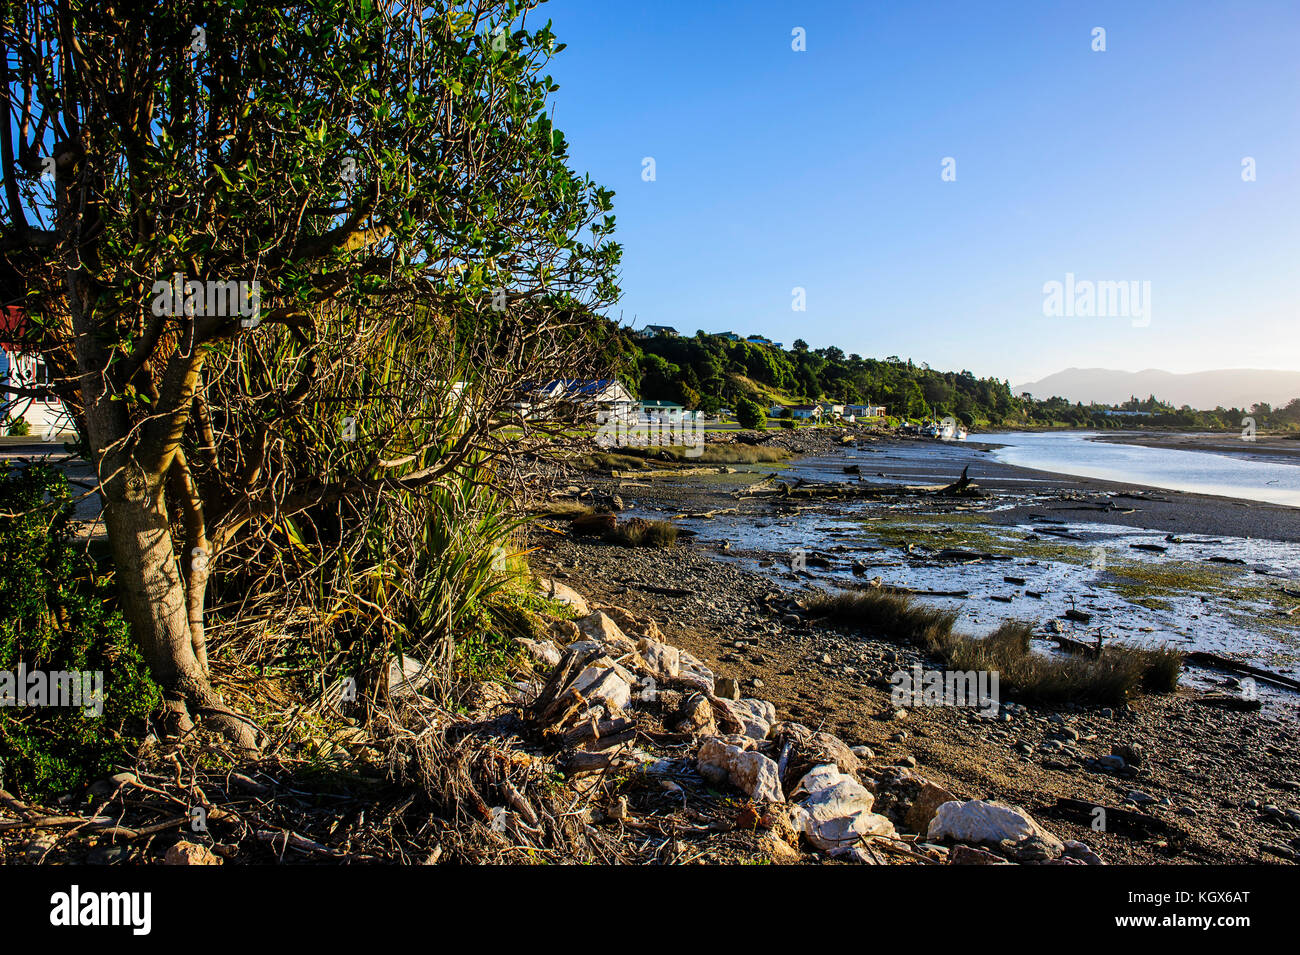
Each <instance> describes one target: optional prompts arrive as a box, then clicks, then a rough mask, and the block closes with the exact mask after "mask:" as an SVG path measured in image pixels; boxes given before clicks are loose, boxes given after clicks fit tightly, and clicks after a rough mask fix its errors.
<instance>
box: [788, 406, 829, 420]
mask: <svg viewBox="0 0 1300 955" xmlns="http://www.w3.org/2000/svg"><path fill="white" fill-rule="evenodd" d="M790 417H791V418H804V419H807V418H812V419H813V420H815V421H820V420H821V419H822V409H821V405H791V406H790Z"/></svg>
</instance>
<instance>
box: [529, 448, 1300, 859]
mask: <svg viewBox="0 0 1300 955" xmlns="http://www.w3.org/2000/svg"><path fill="white" fill-rule="evenodd" d="M810 432H811V429H810ZM742 439H743V436H742ZM769 440H773V441H777V440H779V441H781V442H782V443H783V444H786V445H787V446H788V447H790V448H791V450H792V451H794V452H796V453H801V454H803V455H805V456H804V457H801V458H799V459H798V460H797V461H795V462H794V463H793V466H792V467H790V468H788V469H786V471H785V472H784V474H783V478H784V477H786V476H788V475H792V474H797V475H799V476H800V477H802V478H803V479H805V480H815V479H816V478H817V476H818V474H822V475H826V476H829V475H831V474H833V473H835V472H836V471H838V473H839V475H840V478H841V479H843V467H842V466H841V464H840V463H838V462H837V457H839V458H841V459H842V452H840V450H839V448H840V446H841V444H840V443H841V440H842V435H841V434H840V433H839V432H837V431H835V430H834V429H819V430H817V431H816V432H811V433H805V432H795V433H793V434H790V433H785V434H780V435H777V436H774V437H773V438H771V439H769ZM861 441H862V445H861V446H862V447H873V448H878V449H879V450H880V453H881V455H882V456H881V461H882V463H883V462H885V461H886V459H887V458H888V456H889V452H890V451H891V450H895V449H897V448H899V447H908V448H910V447H912V444H911V442H910V441H909V440H908V439H898V438H895V437H892V436H886V435H879V434H877V435H870V436H862V438H861ZM921 457H922V458H923V457H924V456H923V455H921ZM906 458H907V464H906V467H901V466H900V467H899V468H897V469H896V470H898V472H899V474H898V477H899V478H902V479H904V480H905V481H907V482H913V481H915V483H933V484H941V483H947V482H950V481H952V480H953V479H954V478H955V477H956V476H957V474H956V473H954V464H957V465H958V466H957V468H956V470H957V471H958V472H959V471H960V467H961V466H969V468H970V476H971V477H972V478H975V479H976V480H977V482H978V483H979V484H980V486H981V487H982V488H984V489H986V490H988V491H989V492H992V493H995V494H1003V493H1004V494H1008V495H1012V496H1015V495H1027V494H1033V493H1037V492H1038V491H1039V490H1047V489H1051V490H1053V491H1055V492H1056V493H1058V494H1060V495H1062V496H1063V497H1064V499H1065V500H1067V501H1069V500H1071V499H1079V500H1081V501H1087V500H1088V499H1090V498H1091V497H1092V496H1094V495H1113V494H1114V493H1116V492H1121V493H1128V492H1131V493H1133V494H1135V495H1138V497H1137V498H1135V499H1134V504H1135V505H1136V506H1135V507H1134V508H1133V510H1132V512H1130V513H1127V514H1122V515H1120V514H1111V513H1108V512H1106V511H1101V510H1089V511H1086V512H1083V513H1081V514H1080V515H1078V516H1077V517H1076V518H1075V519H1078V520H1087V521H1098V522H1106V521H1110V520H1113V521H1114V522H1115V523H1125V524H1129V525H1133V526H1141V527H1150V528H1152V529H1159V530H1164V531H1167V532H1171V533H1173V532H1177V533H1189V534H1191V533H1194V534H1223V535H1229V534H1231V535H1241V534H1250V533H1252V532H1254V533H1255V534H1256V535H1261V536H1265V535H1266V536H1270V537H1272V538H1273V539H1276V540H1282V541H1296V540H1300V512H1297V511H1295V510H1294V509H1288V508H1280V507H1273V506H1270V505H1264V504H1244V505H1243V504H1239V503H1228V502H1225V501H1224V500H1223V499H1218V498H1210V497H1204V496H1197V495H1183V494H1177V493H1176V492H1168V491H1152V490H1150V489H1142V488H1128V487H1125V486H1122V485H1112V484H1109V483H1108V482H1100V481H1088V480H1080V479H1077V478H1068V477H1063V476H1054V475H1047V474H1043V473H1042V472H1028V471H1024V470H1023V469H1018V468H1012V467H1008V466H1005V465H1000V464H998V463H997V462H994V461H991V460H989V459H988V457H987V455H986V454H985V453H984V452H983V450H982V447H981V445H980V444H978V443H974V442H972V443H971V444H969V445H968V446H965V447H962V448H961V449H960V451H959V452H957V453H956V454H955V455H952V454H948V455H945V457H944V458H943V459H940V460H934V461H932V462H929V463H927V462H925V461H924V460H922V461H920V462H919V463H918V460H917V458H918V455H916V454H910V455H906ZM963 461H964V462H965V464H962V463H961V462H963ZM762 467H763V466H758V467H757V468H752V469H748V470H750V471H754V470H762ZM772 469H773V467H772V466H769V467H768V470H772ZM888 470H889V468H887V467H882V472H884V473H886V477H887V478H888V477H890V476H892V475H890V474H889V473H888ZM904 472H905V473H904ZM927 473H929V474H930V476H931V478H932V480H931V481H930V482H926V481H917V480H916V479H917V478H918V477H924V476H925V475H926V474H927ZM754 479H755V475H754V474H752V473H745V471H744V470H740V471H739V472H738V473H734V474H720V475H717V476H716V477H710V478H707V479H704V478H699V477H692V478H670V479H667V480H657V479H647V480H635V479H633V480H628V479H622V480H613V479H610V478H608V477H607V476H602V475H599V474H595V473H588V474H570V475H568V476H567V477H566V479H565V480H569V481H572V482H573V484H574V485H575V486H577V487H580V488H581V489H583V490H586V489H590V490H591V491H592V492H593V493H594V494H595V495H596V496H597V498H609V497H612V496H613V495H615V494H617V495H618V497H619V498H620V499H621V501H622V502H623V503H624V504H625V505H626V506H627V507H636V508H658V509H664V510H669V511H671V510H680V511H682V512H704V511H708V510H710V509H714V508H721V507H728V506H731V507H735V506H736V505H737V499H736V497H735V496H734V494H733V492H734V491H735V490H737V489H738V488H739V487H743V486H744V485H745V483H747V482H752V481H753V480H754ZM563 483H564V482H563V481H561V485H563ZM1008 503H1013V501H1008ZM744 506H745V508H746V509H747V510H746V513H749V511H750V509H753V510H754V511H755V513H757V512H758V510H760V509H761V508H763V507H764V506H767V505H763V504H759V503H754V502H748V501H747V502H745V505H744ZM772 506H778V505H772ZM813 506H815V505H813ZM935 506H937V507H944V506H950V505H947V504H941V503H939V502H936V503H935ZM1020 506H1021V507H1023V508H1024V509H1026V510H1029V509H1032V508H1033V507H1034V506H1035V505H1033V504H1024V505H1020ZM1015 510H1016V508H1015V507H1012V508H1008V509H1007V510H1006V511H1000V512H995V513H993V514H990V515H988V517H989V518H990V519H991V520H1006V521H1012V520H1015V519H1016V517H1017V515H1016V513H1015ZM1019 519H1020V520H1024V516H1023V515H1021V516H1020V518H1019ZM535 533H536V539H535V540H534V541H533V544H535V545H537V546H538V547H539V548H540V549H539V550H538V552H537V553H535V554H534V555H533V559H532V563H533V565H534V567H535V569H536V570H537V571H538V572H539V573H543V574H545V575H547V576H553V577H555V578H556V579H558V580H561V581H563V582H565V583H567V584H569V585H570V586H572V587H574V588H576V589H577V590H579V591H580V592H582V593H584V594H587V595H590V596H592V597H594V598H596V599H597V600H600V601H606V602H609V603H612V604H617V605H620V606H625V607H627V608H629V609H630V610H632V611H633V612H635V613H638V614H640V613H645V614H648V615H650V616H652V617H653V618H654V619H655V620H656V621H657V622H658V624H659V626H660V627H661V628H662V629H663V631H664V633H665V634H666V635H667V638H668V640H669V641H670V642H672V643H674V644H676V645H678V646H681V647H683V648H685V649H687V650H689V651H690V652H692V653H694V654H696V655H697V656H698V657H700V658H701V659H703V660H704V661H705V662H706V663H707V664H708V665H709V666H710V667H713V668H715V669H716V671H717V672H718V674H719V675H724V676H729V677H733V678H735V679H736V680H738V681H740V682H741V683H742V684H743V685H745V686H746V688H747V692H749V691H750V690H761V694H760V695H761V696H763V697H764V698H766V699H770V700H772V701H773V702H774V703H775V704H776V706H777V708H778V713H779V716H780V717H781V718H783V719H793V720H797V721H799V722H802V723H805V724H807V725H809V726H812V727H814V728H816V727H823V728H825V729H826V730H828V731H830V732H833V733H835V734H836V735H838V736H840V737H841V738H842V739H844V740H845V741H846V742H848V743H850V745H865V746H868V747H870V748H871V749H872V750H873V751H875V753H876V754H877V756H878V758H880V759H882V760H889V761H897V762H899V763H900V764H902V765H910V764H912V761H915V764H916V765H918V766H919V767H920V770H921V771H923V772H924V773H925V774H926V775H927V776H928V777H930V778H933V779H934V780H936V781H937V782H940V783H941V784H942V785H944V786H946V787H948V788H950V789H951V791H952V792H954V793H956V794H957V795H959V796H960V797H962V798H991V799H999V800H1003V801H1007V802H1011V803H1013V804H1019V805H1023V806H1024V807H1025V808H1026V809H1028V810H1030V811H1031V812H1032V813H1034V815H1035V816H1036V817H1041V818H1042V819H1043V820H1045V821H1050V824H1051V825H1053V826H1054V827H1055V828H1056V829H1057V830H1058V834H1059V835H1060V836H1061V837H1062V838H1076V839H1080V840H1083V841H1085V842H1087V843H1088V844H1089V845H1090V846H1093V847H1094V848H1096V849H1097V851H1098V852H1099V853H1100V854H1101V855H1102V857H1103V858H1104V859H1106V861H1108V862H1112V863H1116V862H1119V863H1123V862H1127V863H1154V862H1175V863H1234V864H1241V863H1284V862H1288V861H1295V860H1297V859H1300V753H1297V750H1296V748H1295V746H1294V743H1293V740H1294V733H1295V730H1296V726H1297V723H1296V720H1295V713H1294V709H1295V706H1294V704H1291V705H1290V706H1288V707H1282V708H1267V709H1265V710H1264V711H1261V712H1236V711H1231V710H1223V709H1218V708H1215V707H1211V706H1206V705H1201V704H1199V703H1198V702H1196V698H1197V697H1198V696H1200V694H1199V692H1197V691H1193V690H1190V689H1185V690H1180V691H1179V692H1178V693H1176V694H1173V695H1169V696H1145V695H1144V696H1141V697H1139V698H1137V699H1135V700H1133V701H1132V702H1131V703H1130V704H1128V705H1125V706H1122V707H1118V708H1109V709H1107V708H1097V707H1088V708H1084V707H1075V706H1066V707H1055V708H1054V707H1043V706H1022V705H1019V704H1017V703H1016V701H1014V699H1012V700H1010V701H1007V700H1006V699H1005V695H1004V701H1003V702H1004V705H1003V707H1002V709H1001V711H1000V712H999V713H998V715H997V716H996V717H995V718H989V717H987V716H981V715H979V714H978V713H976V712H975V711H973V710H970V709H960V708H953V707H944V706H935V707H919V708H916V709H912V710H910V711H900V710H898V709H896V708H895V707H894V705H893V704H892V703H891V700H890V694H889V689H890V685H889V681H888V678H889V675H890V674H891V673H893V672H894V671H896V670H899V669H906V668H909V667H911V666H912V665H913V664H914V663H920V664H922V665H924V666H927V667H929V666H933V665H934V661H930V660H927V659H925V658H924V657H923V656H922V655H921V654H919V653H918V652H917V651H915V650H914V649H912V648H910V647H907V646H903V645H901V644H899V643H897V642H895V641H893V640H891V639H889V637H888V635H883V634H866V633H862V632H856V631H852V630H846V629H840V628H837V627H834V626H828V625H821V624H816V623H813V622H811V621H808V620H806V619H805V618H804V617H803V616H802V615H801V614H800V613H799V612H798V609H797V607H796V606H795V605H794V604H793V603H792V602H791V600H790V598H791V591H790V589H789V588H790V587H791V586H795V585H798V584H802V583H805V582H807V580H808V579H813V580H815V577H816V575H815V574H813V573H811V572H805V574H804V575H801V576H799V577H796V575H793V574H789V573H784V574H783V573H782V568H771V569H769V570H768V571H767V572H766V573H764V572H759V571H755V570H753V569H747V568H745V567H742V566H740V565H738V564H736V563H734V562H732V561H730V560H729V555H728V554H727V553H726V552H725V551H724V550H723V549H721V548H719V547H718V546H717V545H712V544H710V545H705V544H703V543H700V542H698V541H693V540H691V539H689V538H686V539H683V540H682V541H680V542H679V543H678V544H677V545H676V546H674V547H671V548H666V549H662V550H654V549H644V548H626V547H622V546H618V545H613V544H608V543H604V542H602V541H598V540H595V539H592V538H580V537H575V536H573V535H571V534H561V535H556V534H552V533H544V532H542V533H537V532H535ZM783 576H784V577H786V578H789V579H788V580H782V579H781V578H782V577H783ZM782 584H785V585H786V586H782ZM1222 681H1223V684H1224V685H1225V686H1230V685H1231V683H1232V682H1233V681H1232V679H1231V678H1230V677H1222ZM1116 753H1120V754H1124V755H1125V756H1126V757H1127V758H1126V759H1124V758H1121V759H1120V760H1118V761H1117V760H1115V759H1108V758H1106V757H1111V756H1112V755H1114V754H1116ZM1069 800H1079V801H1080V803H1079V804H1072V803H1070V802H1068V801H1069ZM1080 804H1088V805H1091V806H1102V807H1109V808H1110V809H1111V810H1112V818H1111V821H1110V823H1109V824H1108V825H1107V827H1106V830H1105V831H1098V830H1097V829H1096V828H1095V825H1094V819H1092V818H1089V817H1088V816H1087V815H1086V814H1085V815H1080V812H1079V810H1078V805H1080ZM1072 807H1073V808H1072ZM1125 810H1129V811H1132V812H1134V813H1137V814H1138V816H1136V817H1135V818H1137V819H1139V820H1148V821H1142V822H1140V823H1139V824H1138V825H1137V828H1134V827H1133V826H1131V825H1126V824H1125V823H1124V822H1123V821H1122V820H1123V819H1124V818H1126V816H1125ZM1149 820H1155V821H1154V822H1150V821H1149Z"/></svg>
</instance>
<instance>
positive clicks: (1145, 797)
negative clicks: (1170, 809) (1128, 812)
mask: <svg viewBox="0 0 1300 955" xmlns="http://www.w3.org/2000/svg"><path fill="white" fill-rule="evenodd" d="M1124 798H1125V799H1126V800H1128V801H1129V802H1131V803H1133V804H1134V805H1136V806H1146V805H1149V804H1150V803H1153V802H1159V800H1158V799H1156V797H1155V796H1152V795H1151V794H1150V793H1144V792H1143V791H1142V790H1140V789H1130V790H1129V791H1128V794H1127V795H1126V796H1125V797H1124Z"/></svg>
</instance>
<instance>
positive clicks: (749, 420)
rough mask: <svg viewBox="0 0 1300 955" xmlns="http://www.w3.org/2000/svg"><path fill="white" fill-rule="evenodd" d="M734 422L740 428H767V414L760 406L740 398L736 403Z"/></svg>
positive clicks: (747, 399)
mask: <svg viewBox="0 0 1300 955" xmlns="http://www.w3.org/2000/svg"><path fill="white" fill-rule="evenodd" d="M736 420H737V421H739V422H740V426H741V427H742V428H759V429H762V428H764V427H766V426H767V414H766V412H764V411H763V408H762V406H761V405H759V404H758V402H756V401H752V400H751V399H749V398H743V397H742V398H740V399H739V400H737V402H736Z"/></svg>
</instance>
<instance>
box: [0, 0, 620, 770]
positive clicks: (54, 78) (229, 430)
mask: <svg viewBox="0 0 1300 955" xmlns="http://www.w3.org/2000/svg"><path fill="white" fill-rule="evenodd" d="M142 6H143V5H142ZM427 6H428V8H427V9H426V8H424V7H420V8H412V7H411V6H409V5H402V4H398V3H396V2H364V3H348V4H336V3H332V2H328V0H310V2H305V3H299V4H294V5H278V4H261V3H256V4H232V5H211V4H200V3H190V2H180V3H177V4H173V5H171V6H170V7H169V9H168V13H167V15H165V16H162V15H158V14H157V12H156V11H154V10H150V11H149V12H147V13H146V12H145V11H144V10H143V9H137V8H136V7H135V6H133V5H130V4H104V3H101V2H99V0H15V2H13V3H12V4H10V5H8V6H7V8H6V12H5V13H4V14H3V17H4V20H3V25H2V29H3V33H2V35H0V42H2V44H3V49H2V50H0V53H2V54H3V55H2V56H0V60H2V61H3V70H4V77H3V87H4V90H5V96H6V106H7V116H6V120H5V122H3V123H0V154H2V156H0V158H2V159H3V166H4V171H3V175H4V181H3V185H4V188H3V197H2V198H0V202H2V203H3V205H0V257H3V260H4V264H5V265H6V267H7V268H8V269H10V270H12V273H13V274H15V275H17V276H18V282H19V283H21V288H20V289H18V291H17V292H16V293H14V291H13V290H5V291H4V295H5V299H6V301H5V304H22V305H23V306H24V307H25V309H26V312H27V315H28V316H29V319H30V322H29V326H30V327H29V330H28V334H29V336H30V339H31V345H32V347H34V348H37V349H38V350H39V351H40V352H41V353H42V355H43V356H44V358H45V360H46V361H47V363H48V364H49V365H50V366H51V367H52V368H53V369H54V384H53V389H54V391H55V392H56V394H57V395H58V397H60V398H61V399H62V400H63V401H64V402H65V403H66V404H67V405H68V407H69V408H70V409H71V411H72V413H73V415H74V416H75V419H76V424H77V430H78V434H79V440H80V446H81V449H82V451H83V453H84V454H85V456H86V457H87V458H88V460H89V461H90V462H91V463H92V465H93V467H94V469H95V472H96V475H97V477H98V480H99V487H98V491H99V494H100V497H101V500H102V503H103V516H104V523H105V527H106V529H107V533H108V539H109V545H110V549H111V553H112V557H113V562H114V573H115V578H116V584H117V591H118V594H119V597H120V602H121V606H122V610H123V613H124V615H125V617H126V618H127V620H128V621H129V623H130V626H131V629H132V632H133V634H134V635H135V638H136V639H137V640H138V641H139V643H140V645H141V647H142V649H143V651H144V655H145V657H146V659H147V660H148V662H149V665H150V669H151V672H152V674H153V676H154V678H155V679H156V680H157V681H158V682H159V683H160V684H161V685H162V686H163V688H164V690H165V692H166V693H167V695H168V699H169V704H170V706H171V710H172V713H173V716H174V717H175V718H176V720H177V721H178V722H179V723H180V724H181V725H182V726H183V725H184V724H185V722H186V721H188V718H189V712H188V711H197V712H201V713H203V714H204V715H205V716H208V717H210V718H211V719H212V720H213V722H214V723H215V724H216V725H217V726H218V727H219V728H221V729H222V730H223V731H225V732H226V733H227V734H228V735H230V736H231V737H232V738H235V739H237V740H238V741H239V742H241V743H245V744H249V745H252V744H254V743H255V741H256V737H255V733H254V731H253V728H252V727H251V726H250V725H249V724H248V723H247V721H245V720H242V719H241V718H239V717H238V715H237V714H234V713H232V712H231V711H230V710H229V709H228V708H227V707H225V706H224V704H222V702H221V700H220V699H219V698H218V697H217V695H216V694H215V692H214V691H213V689H212V686H211V682H210V675H209V666H208V659H207V648H206V635H205V627H204V619H205V599H206V593H207V589H208V586H209V580H210V578H211V576H212V574H213V572H214V570H215V568H216V567H217V566H218V565H219V564H220V562H221V561H223V560H224V559H226V558H227V557H228V556H229V555H233V554H235V553H236V552H238V550H239V548H240V546H241V541H242V540H244V539H246V538H248V537H250V536H254V537H258V538H260V539H262V540H271V539H275V540H278V541H279V543H280V544H281V545H282V546H285V545H286V544H287V543H288V542H292V543H293V546H294V547H297V546H302V547H303V548H304V549H311V548H318V547H319V548H323V547H325V546H326V544H327V540H328V538H329V533H335V535H336V536H337V535H338V534H339V533H341V531H337V530H336V531H334V532H328V531H327V530H326V529H324V527H323V525H328V524H331V523H337V524H339V525H340V526H342V525H343V524H344V523H345V521H346V518H347V516H348V514H351V513H355V511H357V510H364V508H360V507H357V508H354V511H350V512H348V511H345V504H346V502H347V501H356V500H359V499H363V498H369V499H372V500H373V499H374V498H375V496H376V495H383V494H394V493H407V492H419V491H422V490H429V489H432V488H434V487H436V486H437V485H438V483H439V482H440V481H443V480H445V479H446V478H448V476H451V475H454V474H456V473H457V472H458V469H461V468H463V467H465V466H467V465H468V464H469V463H470V462H481V461H482V460H483V457H482V456H483V455H484V454H485V453H486V454H487V455H489V456H490V455H491V454H493V453H496V452H500V451H501V448H500V446H499V445H495V446H494V444H493V440H494V439H493V438H492V436H491V432H490V429H489V426H488V422H489V420H490V417H491V414H492V412H493V410H494V409H496V408H500V407H501V406H503V405H506V404H508V402H509V400H511V399H514V398H516V397H517V396H518V390H519V387H520V385H521V383H522V382H523V381H525V380H527V379H526V378H525V377H523V376H525V375H532V376H536V377H537V378H541V379H543V380H545V376H547V375H548V374H554V373H555V370H558V369H560V368H563V367H565V365H566V362H568V363H573V364H578V363H579V359H580V356H579V355H578V351H577V349H576V347H575V342H578V341H580V340H581V338H582V334H583V331H584V328H585V326H586V324H588V323H589V322H590V314H591V312H590V310H591V309H592V308H594V307H596V306H598V305H599V304H602V303H605V302H608V301H610V300H612V298H613V297H614V296H615V295H616V292H617V289H616V286H615V279H614V271H615V268H616V266H617V263H618V258H619V250H618V247H617V246H616V245H613V244H612V243H609V242H607V241H605V239H606V237H607V236H608V235H609V234H610V233H611V232H612V229H613V217H612V215H610V214H609V212H610V209H611V207H612V203H611V197H612V194H611V193H609V192H608V191H607V190H603V189H600V188H599V187H597V186H595V185H594V184H593V183H591V182H590V180H588V179H584V178H582V177H579V176H578V175H576V174H575V173H573V172H572V171H571V170H570V169H569V168H568V166H567V150H566V146H565V142H564V138H563V136H562V135H561V134H560V133H559V132H558V131H557V130H555V129H553V128H552V126H551V123H550V120H549V118H548V116H547V105H546V104H547V99H548V97H549V95H550V94H551V93H552V92H553V91H554V90H555V89H556V88H557V87H556V86H555V85H554V83H553V82H552V80H551V78H550V77H549V76H546V75H545V74H544V72H543V70H544V66H545V63H546V61H547V60H548V59H549V56H550V55H551V53H552V52H554V51H556V50H558V49H561V48H562V47H561V46H558V45H557V44H556V43H555V41H554V37H553V35H552V34H551V31H550V29H549V25H548V26H545V27H542V28H541V29H537V30H533V31H531V32H530V31H529V30H528V29H526V28H525V23H524V20H525V18H526V13H520V12H519V10H520V9H521V7H522V8H527V7H530V6H531V5H527V4H524V5H520V4H517V3H514V2H510V0H483V2H481V3H477V4H463V3H452V2H448V0H438V2H435V3H433V4H431V5H427ZM580 236H581V237H580ZM588 236H589V239H586V241H584V238H583V237H588ZM489 373H492V374H489ZM461 375H465V376H466V377H467V379H469V380H468V381H467V382H466V383H465V386H464V387H462V386H461V384H460V381H459V377H458V376H461ZM485 376H486V377H485ZM349 428H351V429H352V432H351V439H349V437H348V429H349ZM358 430H359V432H360V440H358ZM340 432H342V436H341V437H340ZM307 525H321V526H318V528H317V531H316V532H315V533H314V534H313V533H312V532H310V531H308V530H304V529H303V528H304V527H306V526H307Z"/></svg>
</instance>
